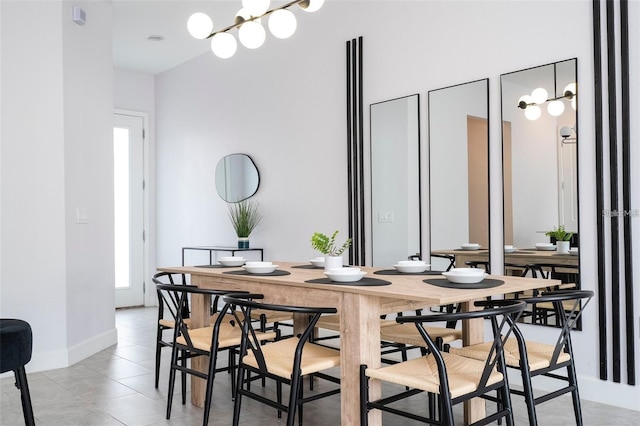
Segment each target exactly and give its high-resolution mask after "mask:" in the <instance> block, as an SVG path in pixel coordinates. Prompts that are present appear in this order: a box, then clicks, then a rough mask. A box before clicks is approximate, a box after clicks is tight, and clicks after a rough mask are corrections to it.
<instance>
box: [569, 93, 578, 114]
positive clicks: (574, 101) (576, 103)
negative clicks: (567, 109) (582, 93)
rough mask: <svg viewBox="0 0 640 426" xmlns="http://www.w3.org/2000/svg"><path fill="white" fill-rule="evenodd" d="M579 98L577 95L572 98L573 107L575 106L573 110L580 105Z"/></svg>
mask: <svg viewBox="0 0 640 426" xmlns="http://www.w3.org/2000/svg"><path fill="white" fill-rule="evenodd" d="M577 99H578V98H576V97H575V96H574V97H573V99H571V108H573V110H574V111H575V110H576V108H577V105H578V101H577Z"/></svg>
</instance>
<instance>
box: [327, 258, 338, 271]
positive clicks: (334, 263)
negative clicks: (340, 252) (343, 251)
mask: <svg viewBox="0 0 640 426" xmlns="http://www.w3.org/2000/svg"><path fill="white" fill-rule="evenodd" d="M339 268H342V256H325V257H324V270H325V271H329V270H331V269H339Z"/></svg>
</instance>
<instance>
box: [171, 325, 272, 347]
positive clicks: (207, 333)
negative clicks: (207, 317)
mask: <svg viewBox="0 0 640 426" xmlns="http://www.w3.org/2000/svg"><path fill="white" fill-rule="evenodd" d="M212 336H213V327H202V328H196V329H193V330H189V337H190V338H191V344H192V345H193V347H195V348H196V349H200V350H203V351H208V350H210V349H211V339H212ZM256 336H257V337H258V339H260V340H275V338H276V333H275V332H274V331H270V332H265V333H259V332H256ZM241 338H242V330H240V328H239V327H237V326H233V325H231V324H229V323H222V324H220V331H219V333H218V349H224V348H230V347H233V346H239V345H240V340H241ZM176 343H178V344H180V345H186V344H187V341H186V339H185V337H184V336H179V337H178V338H177V339H176Z"/></svg>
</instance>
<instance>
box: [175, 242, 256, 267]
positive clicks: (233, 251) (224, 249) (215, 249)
mask: <svg viewBox="0 0 640 426" xmlns="http://www.w3.org/2000/svg"><path fill="white" fill-rule="evenodd" d="M187 250H200V251H203V250H204V251H208V252H209V265H213V253H214V252H224V253H231V256H235V254H236V253H237V252H242V251H259V252H260V260H264V249H261V248H243V249H240V248H238V247H222V246H194V247H182V266H185V265H184V253H185V251H187Z"/></svg>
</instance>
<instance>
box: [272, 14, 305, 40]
mask: <svg viewBox="0 0 640 426" xmlns="http://www.w3.org/2000/svg"><path fill="white" fill-rule="evenodd" d="M297 26H298V23H297V21H296V17H295V15H294V14H293V13H292V12H290V11H288V10H285V9H280V10H276V11H275V12H273V13H272V14H271V16H270V17H269V31H271V34H273V35H274V37H277V38H282V39H284V38H289V37H291V36H292V35H293V33H295V32H296V27H297Z"/></svg>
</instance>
